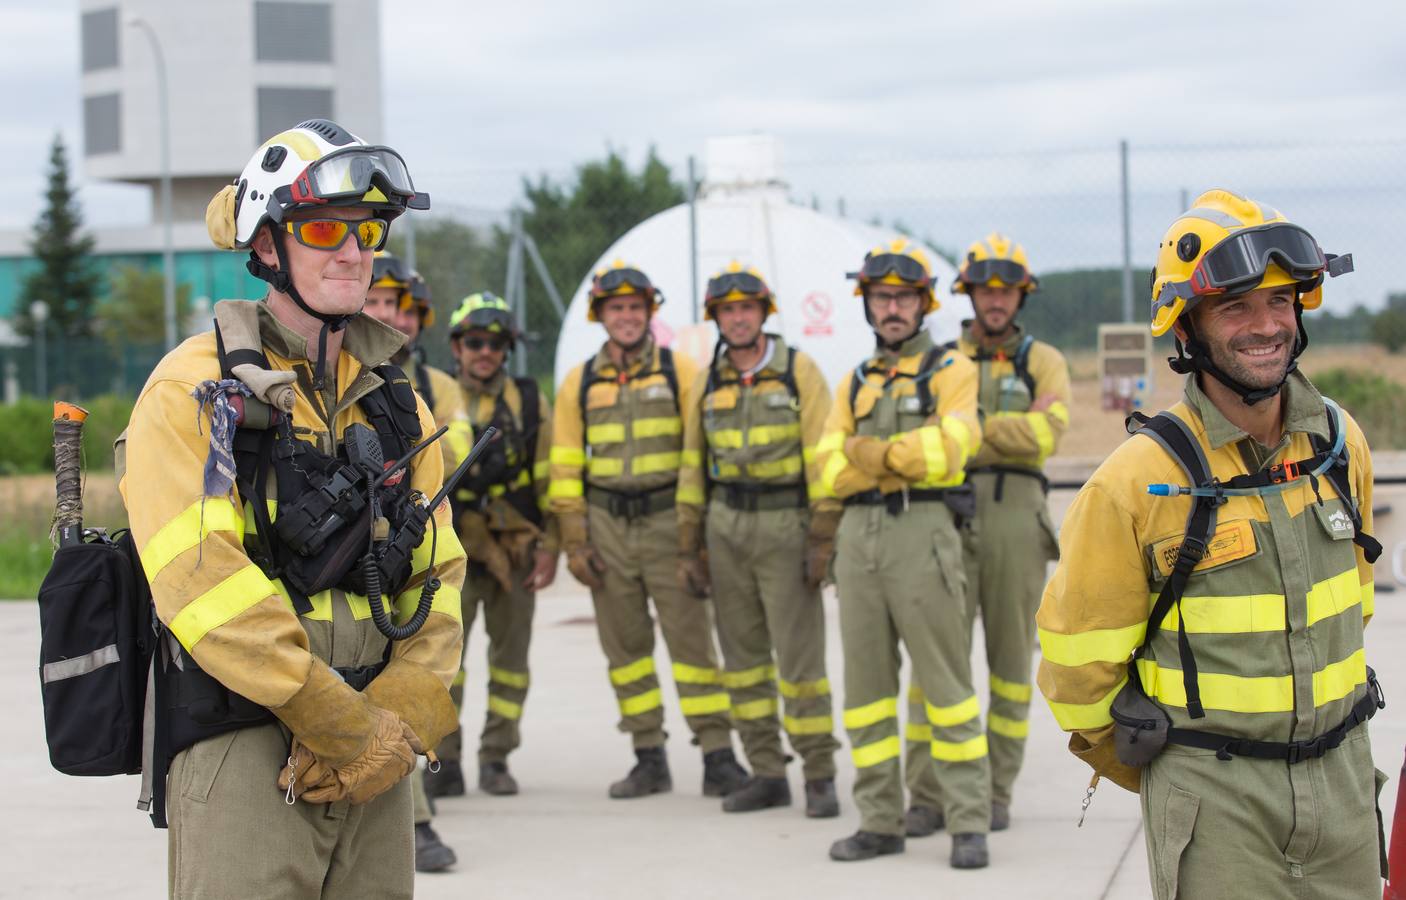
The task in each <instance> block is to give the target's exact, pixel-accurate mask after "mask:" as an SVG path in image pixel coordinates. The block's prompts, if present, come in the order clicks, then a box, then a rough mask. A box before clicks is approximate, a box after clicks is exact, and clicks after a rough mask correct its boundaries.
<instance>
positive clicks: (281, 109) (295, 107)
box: [254, 87, 332, 142]
mask: <svg viewBox="0 0 1406 900" xmlns="http://www.w3.org/2000/svg"><path fill="white" fill-rule="evenodd" d="M330 118H332V89H331V88H289V87H261V88H259V133H258V134H257V135H255V137H254V140H255V141H256V142H257V141H266V140H268V139H269V137H270V136H272V135H275V134H278V133H279V132H280V131H286V130H287V129H289V128H292V127H293V126H294V125H297V124H298V123H299V122H302V121H303V120H305V119H330Z"/></svg>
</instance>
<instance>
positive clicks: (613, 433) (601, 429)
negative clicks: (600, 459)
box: [586, 422, 625, 447]
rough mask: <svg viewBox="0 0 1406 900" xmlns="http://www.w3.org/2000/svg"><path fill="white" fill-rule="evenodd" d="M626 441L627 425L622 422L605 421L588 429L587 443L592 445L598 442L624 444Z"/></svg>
mask: <svg viewBox="0 0 1406 900" xmlns="http://www.w3.org/2000/svg"><path fill="white" fill-rule="evenodd" d="M624 442H625V425H624V423H622V422H605V423H603V424H600V425H592V426H590V427H589V428H587V429H586V443H588V444H590V445H591V446H592V447H594V446H596V445H597V444H623V443H624Z"/></svg>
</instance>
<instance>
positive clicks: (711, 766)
mask: <svg viewBox="0 0 1406 900" xmlns="http://www.w3.org/2000/svg"><path fill="white" fill-rule="evenodd" d="M747 778H748V775H747V770H746V769H744V768H742V766H741V764H739V763H738V762H737V757H736V756H735V755H734V754H733V752H732V748H731V747H728V748H727V749H726V750H714V751H713V752H711V753H704V754H703V796H704V797H726V796H727V795H728V794H731V793H732V792H733V791H735V790H738V789H739V788H741V787H742V786H743V785H744V784H746V783H747Z"/></svg>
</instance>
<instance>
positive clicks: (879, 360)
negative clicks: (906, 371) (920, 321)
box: [871, 328, 933, 366]
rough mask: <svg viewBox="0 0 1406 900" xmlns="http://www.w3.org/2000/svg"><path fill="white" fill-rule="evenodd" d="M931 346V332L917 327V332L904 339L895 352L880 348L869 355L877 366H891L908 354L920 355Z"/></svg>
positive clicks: (908, 355)
mask: <svg viewBox="0 0 1406 900" xmlns="http://www.w3.org/2000/svg"><path fill="white" fill-rule="evenodd" d="M932 347H933V342H932V334H931V333H930V332H929V331H928V330H927V329H926V328H919V329H918V333H917V334H915V335H913V336H912V337H910V338H909V339H908V340H906V341H904V342H903V344H902V345H901V346H900V347H899V348H898V352H897V353H895V352H893V351H892V350H888V349H885V348H880V349H879V351H878V352H877V353H875V354H874V356H873V357H871V362H872V363H873V364H874V365H878V366H891V365H894V364H895V363H897V362H899V361H900V360H904V359H907V358H908V357H910V356H921V355H922V354H924V353H927V352H928V351H929V350H931V349H932Z"/></svg>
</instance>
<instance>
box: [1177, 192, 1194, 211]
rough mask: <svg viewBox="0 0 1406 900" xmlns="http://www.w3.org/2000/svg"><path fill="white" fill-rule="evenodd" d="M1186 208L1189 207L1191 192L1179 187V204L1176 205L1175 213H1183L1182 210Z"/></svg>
mask: <svg viewBox="0 0 1406 900" xmlns="http://www.w3.org/2000/svg"><path fill="white" fill-rule="evenodd" d="M1188 209H1191V192H1190V191H1188V190H1187V189H1186V188H1182V189H1181V206H1178V207H1177V213H1178V214H1180V213H1183V212H1185V211H1186V210H1188Z"/></svg>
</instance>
